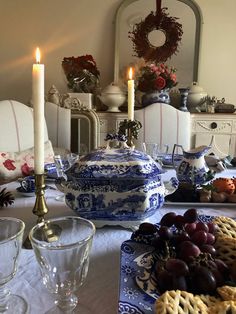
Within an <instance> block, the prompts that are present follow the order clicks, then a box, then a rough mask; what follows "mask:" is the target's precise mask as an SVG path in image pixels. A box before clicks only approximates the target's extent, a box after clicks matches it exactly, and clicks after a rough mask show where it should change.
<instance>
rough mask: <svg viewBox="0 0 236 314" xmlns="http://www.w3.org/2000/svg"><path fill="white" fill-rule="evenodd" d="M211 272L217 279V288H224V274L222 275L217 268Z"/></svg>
mask: <svg viewBox="0 0 236 314" xmlns="http://www.w3.org/2000/svg"><path fill="white" fill-rule="evenodd" d="M211 272H212V274H213V276H214V277H215V280H216V286H217V287H221V286H223V284H224V282H225V280H224V276H223V274H221V272H220V271H219V270H218V269H217V268H212V269H211Z"/></svg>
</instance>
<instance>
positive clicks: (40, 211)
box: [23, 174, 50, 249]
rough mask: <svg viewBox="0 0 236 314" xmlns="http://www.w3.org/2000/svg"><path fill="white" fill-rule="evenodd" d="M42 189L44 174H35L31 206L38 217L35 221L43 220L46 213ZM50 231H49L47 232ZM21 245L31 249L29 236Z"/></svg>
mask: <svg viewBox="0 0 236 314" xmlns="http://www.w3.org/2000/svg"><path fill="white" fill-rule="evenodd" d="M44 190H45V175H44V174H35V195H36V200H35V204H34V208H33V211H32V212H33V214H34V215H36V216H37V217H38V219H37V223H40V222H43V221H44V216H45V215H46V214H47V213H48V211H49V209H48V207H47V204H46V201H45V198H44ZM49 233H50V232H49ZM23 246H24V247H25V248H26V249H32V245H31V242H30V240H29V236H27V238H26V239H25V241H24V244H23Z"/></svg>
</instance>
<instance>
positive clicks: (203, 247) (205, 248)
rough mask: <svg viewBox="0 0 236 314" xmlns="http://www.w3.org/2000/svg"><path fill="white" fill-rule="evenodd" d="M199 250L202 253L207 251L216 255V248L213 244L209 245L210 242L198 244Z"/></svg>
mask: <svg viewBox="0 0 236 314" xmlns="http://www.w3.org/2000/svg"><path fill="white" fill-rule="evenodd" d="M200 250H201V252H203V253H209V254H211V255H212V256H215V255H216V249H215V248H214V246H212V245H210V244H203V245H201V246H200Z"/></svg>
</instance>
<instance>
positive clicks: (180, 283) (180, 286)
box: [172, 276, 187, 291]
mask: <svg viewBox="0 0 236 314" xmlns="http://www.w3.org/2000/svg"><path fill="white" fill-rule="evenodd" d="M172 289H173V290H183V291H187V282H186V279H185V277H184V276H179V277H177V276H174V277H173V285H172Z"/></svg>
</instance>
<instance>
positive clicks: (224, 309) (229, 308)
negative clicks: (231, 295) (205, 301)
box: [208, 301, 236, 314]
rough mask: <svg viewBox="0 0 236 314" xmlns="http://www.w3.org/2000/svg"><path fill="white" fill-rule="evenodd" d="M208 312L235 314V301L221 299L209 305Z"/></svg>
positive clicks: (211, 313)
mask: <svg viewBox="0 0 236 314" xmlns="http://www.w3.org/2000/svg"><path fill="white" fill-rule="evenodd" d="M208 313H209V314H229V313H230V314H236V302H235V301H222V302H219V303H216V304H215V305H214V306H211V307H210V308H209V310H208Z"/></svg>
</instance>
